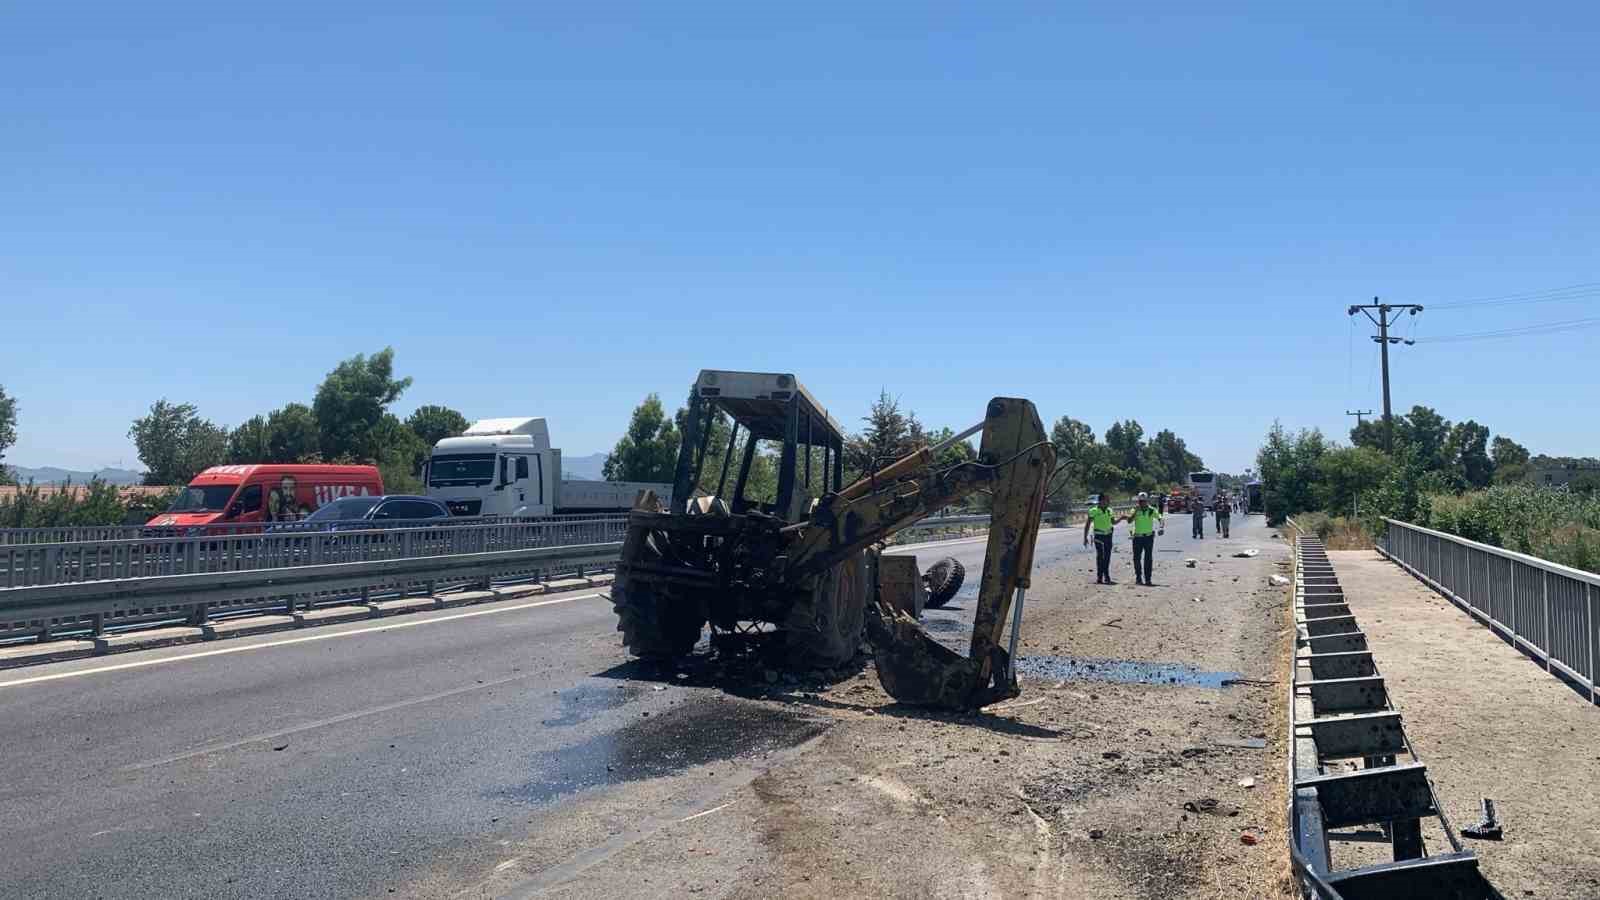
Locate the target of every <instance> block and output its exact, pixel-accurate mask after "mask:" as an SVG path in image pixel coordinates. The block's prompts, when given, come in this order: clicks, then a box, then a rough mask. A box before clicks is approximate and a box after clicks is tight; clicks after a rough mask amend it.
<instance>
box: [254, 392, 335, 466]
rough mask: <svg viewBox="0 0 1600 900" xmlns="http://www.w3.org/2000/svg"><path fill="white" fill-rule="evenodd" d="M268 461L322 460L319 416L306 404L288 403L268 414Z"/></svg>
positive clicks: (304, 461)
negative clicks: (318, 424)
mask: <svg viewBox="0 0 1600 900" xmlns="http://www.w3.org/2000/svg"><path fill="white" fill-rule="evenodd" d="M266 459H267V461H269V462H279V463H308V462H319V461H321V459H322V451H321V444H320V429H319V428H318V427H317V416H316V414H315V413H313V412H312V411H311V407H309V406H306V405H305V404H304V403H285V404H284V405H283V406H282V407H281V408H279V409H275V410H273V411H272V412H270V413H268V414H267V456H266Z"/></svg>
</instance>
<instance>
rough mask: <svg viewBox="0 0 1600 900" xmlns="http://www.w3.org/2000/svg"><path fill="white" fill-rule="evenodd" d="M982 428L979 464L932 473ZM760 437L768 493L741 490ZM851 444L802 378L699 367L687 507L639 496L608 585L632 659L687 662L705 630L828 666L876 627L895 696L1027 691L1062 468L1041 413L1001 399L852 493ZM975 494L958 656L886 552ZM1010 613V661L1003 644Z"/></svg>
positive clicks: (681, 479) (880, 657)
mask: <svg viewBox="0 0 1600 900" xmlns="http://www.w3.org/2000/svg"><path fill="white" fill-rule="evenodd" d="M724 416H726V417H727V418H728V419H731V420H732V423H731V426H730V425H728V424H727V419H725V418H724ZM725 431H726V434H725V438H724V437H723V434H724V432H725ZM714 432H716V433H717V435H718V440H716V441H713V440H712V437H713V433H714ZM979 432H981V433H982V437H981V438H980V442H981V443H980V447H979V450H978V458H977V459H976V460H969V461H965V462H959V463H955V464H953V465H940V464H939V463H938V462H937V460H938V456H939V452H940V451H941V450H943V449H944V448H945V447H946V446H948V445H949V444H951V443H954V442H955V441H958V440H965V439H966V438H968V437H970V436H972V435H973V434H977V433H979ZM762 441H767V442H771V444H773V445H776V446H777V447H778V448H779V454H778V466H777V473H776V474H777V483H776V489H775V491H774V492H773V494H772V496H771V499H770V500H764V499H753V498H750V497H748V496H746V492H747V488H749V487H750V485H751V479H752V470H753V468H755V465H756V463H757V462H758V461H759V460H760V458H759V457H758V456H757V453H758V450H759V444H760V442H762ZM741 442H742V443H741ZM718 445H720V446H721V447H722V454H721V462H722V465H721V467H720V469H718V470H717V471H718V472H720V475H719V476H718V477H717V479H716V484H715V485H709V484H708V483H707V482H709V481H710V478H709V471H708V469H707V456H708V455H710V454H711V452H712V451H714V450H715V449H716V448H717V446H718ZM736 448H738V452H739V460H738V462H737V466H735V459H734V453H735V450H736ZM843 449H844V437H843V434H842V432H841V431H840V429H839V427H838V424H837V423H836V422H834V420H833V419H832V418H831V417H830V416H829V415H828V414H827V411H826V410H824V409H823V408H822V407H821V406H819V405H818V404H817V403H816V401H815V400H814V399H813V398H812V397H811V395H810V394H809V393H808V392H807V391H806V390H805V389H804V388H803V387H801V386H800V385H799V384H798V383H797V382H796V381H795V379H794V376H793V375H784V374H761V373H754V372H727V371H711V370H706V371H702V372H701V373H700V377H699V378H698V379H697V380H696V381H695V384H694V388H693V392H692V394H691V399H690V403H689V410H688V421H687V422H686V423H685V427H684V428H683V444H682V448H681V450H680V452H679V454H678V463H677V470H676V475H675V478H674V480H673V494H672V496H673V497H675V498H681V499H679V500H677V501H675V502H674V504H673V508H671V509H665V508H663V507H662V506H661V504H660V502H659V500H658V499H657V498H656V497H655V496H654V495H653V494H651V493H649V492H646V493H645V494H644V495H643V496H642V497H641V498H640V500H639V502H638V504H637V505H636V506H635V508H634V510H633V512H632V513H630V515H629V519H628V533H627V537H626V539H625V541H624V543H623V549H622V558H621V561H620V562H619V564H618V566H617V576H616V582H615V583H614V584H613V586H612V592H611V599H612V603H613V605H614V607H615V609H616V612H617V615H618V618H619V621H618V624H617V630H618V631H621V632H622V635H623V641H624V643H625V644H626V645H627V647H628V650H629V652H631V653H633V654H634V655H635V656H639V657H644V658H651V659H670V658H672V657H677V656H682V655H685V654H687V653H689V652H690V650H692V649H693V647H694V645H695V642H696V641H697V640H699V638H700V634H701V630H702V628H703V627H704V626H705V625H706V624H707V623H709V624H710V625H711V627H712V628H713V629H714V630H717V631H722V632H730V633H731V632H739V631H744V630H750V629H762V630H766V629H771V628H773V627H775V628H776V629H777V630H779V631H781V632H782V637H783V640H784V642H785V647H786V652H787V653H788V654H789V656H790V658H791V661H792V662H793V663H794V664H796V665H799V666H805V667H811V668H828V667H833V666H837V665H840V664H842V663H844V662H847V661H848V660H849V659H851V658H852V657H853V656H854V655H855V653H856V651H857V650H858V648H859V647H860V644H861V639H862V636H863V634H865V635H866V637H867V638H868V640H869V641H870V642H871V644H872V648H873V653H874V657H875V661H876V666H877V670H878V677H879V679H880V680H881V681H882V682H883V686H884V689H885V690H887V691H888V692H889V694H890V695H892V696H893V697H895V698H896V699H898V700H900V701H902V702H905V703H913V704H918V705H928V706H941V707H946V708H951V709H976V708H977V707H979V706H983V705H985V704H988V703H992V702H995V701H996V700H999V699H1003V698H1005V697H1014V696H1016V695H1017V693H1018V686H1017V678H1016V673H1015V672H1014V671H1013V669H1012V656H1013V655H1014V653H1015V650H1016V641H1017V634H1018V629H1019V627H1020V624H1021V618H1022V601H1023V597H1024V589H1025V588H1026V587H1027V586H1028V575H1029V572H1030V571H1031V569H1032V567H1033V550H1034V543H1035V540H1036V539H1037V538H1038V533H1039V516H1040V514H1041V512H1042V511H1043V504H1044V489H1045V484H1046V482H1047V481H1048V480H1049V478H1050V474H1051V470H1052V469H1053V468H1054V465H1055V450H1054V448H1053V447H1052V446H1051V445H1050V442H1049V441H1048V439H1047V438H1046V437H1045V433H1044V428H1043V426H1042V425H1041V424H1040V421H1039V415H1038V412H1037V411H1036V410H1035V409H1034V407H1033V404H1032V403H1030V402H1028V401H1027V400H1019V399H1014V398H1007V397H996V398H995V399H993V400H991V401H990V402H989V407H988V410H987V412H986V415H985V417H984V420H983V421H982V422H981V423H979V424H978V425H975V426H973V427H972V428H969V429H967V430H966V431H964V432H962V433H961V434H959V435H956V436H955V437H953V438H951V439H950V440H949V441H947V442H945V443H943V444H940V445H938V446H934V447H923V448H921V449H918V450H916V451H913V452H912V453H910V454H907V455H906V456H904V457H902V458H900V459H898V460H894V461H892V462H890V463H888V464H887V465H885V466H883V467H882V468H879V469H877V470H876V471H874V472H871V473H869V474H868V475H867V476H865V477H863V478H861V479H860V480H859V481H857V482H855V483H854V484H851V485H848V486H845V485H843V484H842V481H843V468H844V466H843V461H842V458H841V454H842V451H843ZM814 469H815V470H817V471H814ZM730 474H733V475H734V476H735V477H734V480H733V484H732V486H731V491H730V490H729V484H728V479H729V476H730ZM703 479H704V480H703ZM979 490H985V491H988V492H989V493H990V495H991V497H992V510H993V512H992V518H991V524H990V529H989V537H988V554H987V556H986V557H985V558H984V564H983V580H982V583H981V585H980V587H979V591H978V603H977V607H976V612H975V615H974V628H973V634H972V642H971V648H970V652H969V655H968V656H966V657H962V656H961V655H960V654H958V653H956V652H954V651H952V650H950V649H948V648H946V647H944V646H942V645H940V644H938V643H937V642H935V641H934V640H933V639H932V638H930V637H929V636H928V635H927V634H926V633H925V632H924V631H923V630H922V627H921V626H920V625H919V624H918V622H917V620H916V618H915V615H916V613H917V612H918V611H919V605H918V604H917V603H915V602H914V600H912V599H911V598H909V597H908V596H907V594H908V593H915V592H916V591H918V590H921V589H923V586H921V585H917V584H915V583H914V582H915V581H916V580H917V579H915V578H912V579H908V578H906V577H905V573H904V572H903V571H902V569H903V567H904V563H902V562H901V561H900V560H898V559H896V558H891V557H882V556H881V550H882V542H884V541H885V540H887V539H888V538H889V537H890V536H892V535H893V534H894V533H895V532H897V531H899V530H900V529H902V528H905V527H906V526H908V525H911V524H912V523H914V522H916V521H917V520H919V519H922V518H924V517H926V516H929V515H932V514H934V513H937V512H938V510H939V509H941V508H942V507H944V506H947V505H949V504H952V503H954V502H956V501H958V500H960V499H961V498H963V497H966V496H968V495H969V494H972V493H974V492H976V491H979ZM813 498H814V499H813ZM891 563H892V564H891ZM911 566H912V567H913V568H914V566H915V563H914V562H912V563H911ZM956 569H959V566H957V567H956ZM952 577H956V578H958V577H959V575H958V574H957V573H955V572H952V570H951V567H949V566H945V567H944V568H943V570H942V571H930V573H929V574H928V576H926V577H925V578H924V579H923V580H924V581H925V582H927V585H926V587H928V588H936V589H937V590H938V591H939V592H941V593H945V594H946V596H945V597H944V599H948V594H950V593H954V590H953V588H952V587H951V579H952ZM955 584H956V586H959V581H957V582H955ZM1013 597H1015V603H1016V605H1015V607H1014V608H1013V605H1012V604H1013ZM1012 613H1014V616H1013V620H1012V623H1011V648H1010V651H1009V652H1008V651H1007V650H1006V649H1004V648H1002V647H1001V646H1000V637H1001V634H1002V632H1003V631H1004V629H1005V624H1006V619H1007V616H1008V614H1012Z"/></svg>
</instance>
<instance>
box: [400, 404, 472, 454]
mask: <svg viewBox="0 0 1600 900" xmlns="http://www.w3.org/2000/svg"><path fill="white" fill-rule="evenodd" d="M467 425H468V423H467V417H466V416H463V415H462V414H461V413H458V412H456V411H455V410H453V409H451V408H450V407H448V406H433V405H429V406H419V407H417V411H416V412H414V413H412V414H411V415H409V416H407V417H406V427H407V428H409V429H411V432H412V433H413V434H415V435H416V436H417V437H418V438H420V439H421V440H422V442H423V443H424V444H427V445H428V448H429V449H430V450H431V449H432V448H433V445H434V444H437V443H439V442H440V441H442V440H444V439H445V438H450V437H457V436H458V435H460V434H461V433H462V432H464V431H466V430H467Z"/></svg>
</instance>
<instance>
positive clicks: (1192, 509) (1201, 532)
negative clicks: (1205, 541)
mask: <svg viewBox="0 0 1600 900" xmlns="http://www.w3.org/2000/svg"><path fill="white" fill-rule="evenodd" d="M1189 515H1190V516H1192V517H1193V518H1194V537H1196V538H1204V537H1205V536H1206V502H1205V501H1204V500H1202V499H1200V495H1199V494H1195V495H1194V496H1193V497H1190V498H1189Z"/></svg>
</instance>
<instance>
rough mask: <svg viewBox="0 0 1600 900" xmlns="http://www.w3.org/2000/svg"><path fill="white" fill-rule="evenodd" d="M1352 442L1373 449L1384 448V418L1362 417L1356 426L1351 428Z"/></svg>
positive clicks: (1357, 445)
mask: <svg viewBox="0 0 1600 900" xmlns="http://www.w3.org/2000/svg"><path fill="white" fill-rule="evenodd" d="M1350 443H1351V444H1352V445H1354V446H1356V447H1367V448H1369V449H1372V450H1380V451H1381V450H1382V449H1383V420H1382V419H1362V420H1361V421H1359V422H1357V423H1356V427H1354V428H1352V429H1350Z"/></svg>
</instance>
